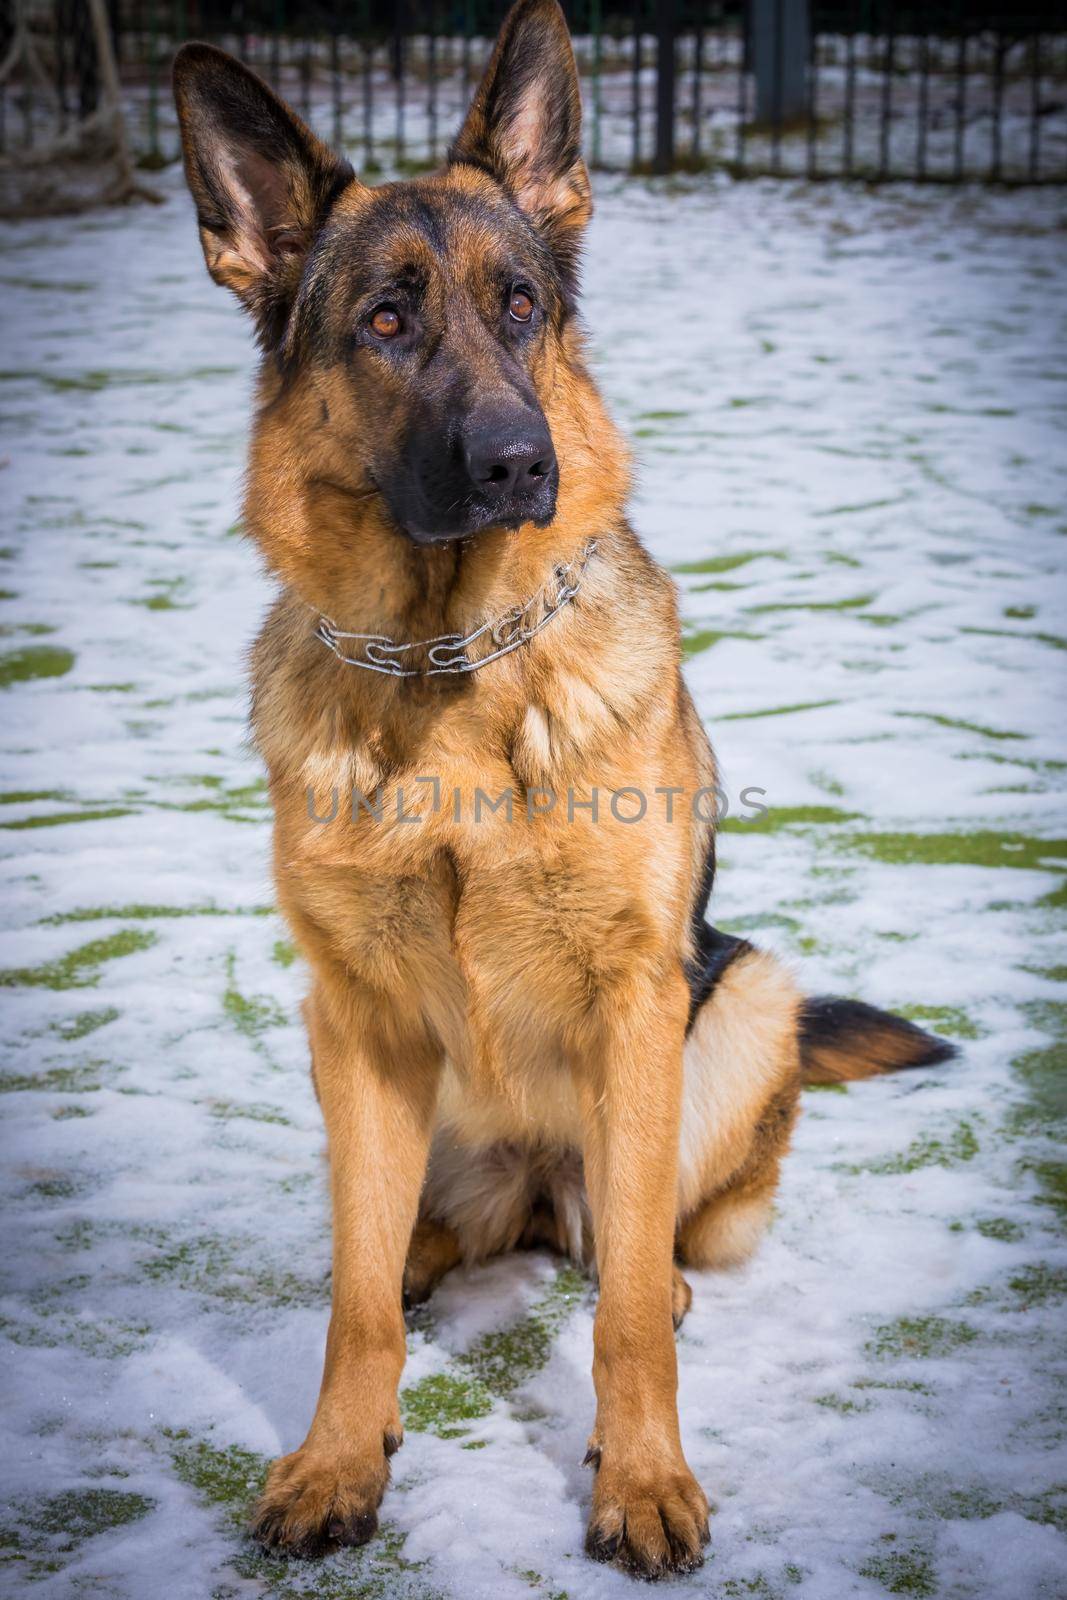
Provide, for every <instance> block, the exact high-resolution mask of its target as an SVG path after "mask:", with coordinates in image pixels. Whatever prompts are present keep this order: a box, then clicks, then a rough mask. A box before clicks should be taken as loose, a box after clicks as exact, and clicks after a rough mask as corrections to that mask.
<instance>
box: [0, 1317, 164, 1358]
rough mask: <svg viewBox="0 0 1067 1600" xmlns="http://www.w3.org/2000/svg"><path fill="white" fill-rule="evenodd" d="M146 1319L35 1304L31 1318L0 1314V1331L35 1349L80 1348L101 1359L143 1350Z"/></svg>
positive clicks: (119, 1356)
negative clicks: (123, 1319) (85, 1314)
mask: <svg viewBox="0 0 1067 1600" xmlns="http://www.w3.org/2000/svg"><path fill="white" fill-rule="evenodd" d="M151 1331H152V1330H151V1328H150V1327H149V1326H148V1324H147V1323H136V1322H121V1321H119V1320H118V1319H117V1318H114V1317H82V1316H79V1315H78V1314H77V1312H74V1311H70V1310H68V1309H66V1308H64V1307H59V1308H56V1309H52V1308H49V1307H43V1306H42V1307H38V1308H37V1309H36V1312H35V1314H34V1316H33V1318H32V1320H30V1319H28V1318H27V1319H24V1320H22V1321H17V1320H16V1319H15V1318H14V1317H0V1332H2V1333H3V1335H4V1337H5V1338H6V1339H10V1341H11V1343H12V1344H18V1345H25V1346H27V1347H28V1348H30V1349H35V1350H60V1349H63V1348H70V1349H74V1350H80V1351H81V1352H82V1354H83V1355H87V1356H95V1357H96V1358H97V1359H98V1360H101V1361H118V1360H123V1359H124V1358H125V1357H126V1356H131V1355H133V1354H134V1352H135V1351H137V1350H143V1349H144V1346H145V1341H146V1339H147V1338H148V1335H149V1334H150V1333H151Z"/></svg>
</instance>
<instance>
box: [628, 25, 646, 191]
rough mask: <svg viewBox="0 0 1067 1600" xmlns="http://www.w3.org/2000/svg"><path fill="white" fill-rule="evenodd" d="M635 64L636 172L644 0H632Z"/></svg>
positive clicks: (632, 108)
mask: <svg viewBox="0 0 1067 1600" xmlns="http://www.w3.org/2000/svg"><path fill="white" fill-rule="evenodd" d="M632 9H633V42H632V50H633V64H632V67H631V72H630V113H631V117H632V119H633V155H632V156H631V159H630V165H631V167H632V168H633V170H634V171H635V172H636V171H637V169H638V167H639V166H640V165H641V46H642V40H643V38H644V32H643V27H644V15H643V12H644V5H643V0H632Z"/></svg>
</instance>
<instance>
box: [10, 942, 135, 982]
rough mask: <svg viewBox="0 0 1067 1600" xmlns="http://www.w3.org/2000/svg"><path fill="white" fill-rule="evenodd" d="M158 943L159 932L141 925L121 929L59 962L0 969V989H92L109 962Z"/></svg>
mask: <svg viewBox="0 0 1067 1600" xmlns="http://www.w3.org/2000/svg"><path fill="white" fill-rule="evenodd" d="M155 942H156V937H155V934H152V933H144V932H143V931H142V930H141V929H140V928H120V929H119V931H118V933H113V934H112V935H111V937H110V938H108V939H93V940H91V941H90V943H89V944H83V945H79V946H78V948H77V949H76V950H71V951H70V952H69V953H68V954H67V955H65V956H60V958H59V959H58V960H57V961H46V962H44V963H42V965H41V966H39V967H8V968H6V969H5V970H3V971H0V988H5V989H15V988H19V989H91V988H92V987H93V986H94V985H95V984H97V983H99V981H100V971H99V969H100V968H101V967H102V966H103V965H104V963H105V962H106V961H115V960H117V959H118V958H119V957H120V956H132V955H136V954H138V953H139V952H140V951H142V950H148V949H150V948H151V947H152V945H154V944H155Z"/></svg>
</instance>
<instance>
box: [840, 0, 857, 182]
mask: <svg viewBox="0 0 1067 1600" xmlns="http://www.w3.org/2000/svg"><path fill="white" fill-rule="evenodd" d="M858 26H859V5H858V3H857V0H850V3H849V8H848V33H847V35H846V38H845V109H844V114H843V119H842V120H843V128H842V133H843V137H844V149H843V152H842V159H843V161H844V167H845V177H846V178H851V176H852V129H853V119H854V117H855V112H856V32H857V29H858Z"/></svg>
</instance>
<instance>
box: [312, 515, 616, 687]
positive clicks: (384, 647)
mask: <svg viewBox="0 0 1067 1600" xmlns="http://www.w3.org/2000/svg"><path fill="white" fill-rule="evenodd" d="M597 543H598V541H597V540H596V539H590V541H589V543H588V544H587V545H586V546H585V548H584V549H583V550H582V553H581V555H580V556H578V557H577V559H576V560H574V561H568V562H559V563H557V565H556V566H554V567H553V569H552V582H551V583H550V584H548V585H546V586H545V588H543V589H539V590H538V592H537V593H536V594H534V595H531V596H530V598H529V600H527V601H526V603H525V605H521V606H513V607H512V608H511V610H510V611H505V612H504V615H503V616H502V617H497V619H496V621H495V622H483V623H481V624H480V625H479V626H478V627H477V628H475V629H474V630H473V632H471V633H467V634H460V633H442V634H439V635H438V637H437V638H436V639H418V640H414V641H412V643H410V644H397V643H395V642H394V641H393V640H392V639H387V638H386V637H385V635H384V634H380V633H346V632H345V631H344V629H342V628H339V627H338V626H337V624H336V623H335V622H331V621H330V619H329V617H320V618H319V623H318V627H317V628H316V629H315V635H316V637H317V638H319V639H321V640H322V642H323V644H324V645H326V647H327V648H328V649H330V650H332V651H333V653H334V655H335V656H336V657H337V659H338V660H339V661H343V662H344V663H345V665H346V666H349V667H364V668H365V669H366V670H367V671H368V672H383V673H385V674H386V676H387V677H390V678H437V677H442V676H446V675H450V674H455V673H462V672H477V671H478V670H479V668H481V667H487V666H488V665H489V663H490V661H499V660H500V657H501V656H506V655H510V654H511V652H512V650H518V649H519V647H520V645H524V644H528V643H529V641H530V640H531V639H532V638H533V637H534V635H535V634H537V633H540V631H541V629H542V628H544V627H547V626H548V624H549V623H550V622H551V621H552V618H553V617H555V616H557V615H558V614H559V612H560V611H562V610H563V608H564V606H567V605H569V604H570V602H571V601H572V600H573V599H574V597H575V595H576V594H577V593H578V591H579V589H580V588H581V586H582V580H583V578H584V577H585V569H586V567H587V566H588V565H589V560H590V557H591V556H592V555H593V554H594V552H595V550H596V548H597ZM479 639H486V640H487V641H488V643H489V644H490V645H491V646H492V647H493V648H492V649H491V650H489V651H488V652H487V653H486V654H485V655H480V656H477V657H473V658H472V656H471V654H470V648H471V646H472V645H474V644H476V643H477V642H478V640H479ZM342 640H345V641H349V640H351V641H354V645H351V644H347V643H346V644H344V645H342V643H341V641H342ZM420 650H424V651H425V652H426V665H422V666H420V665H409V663H411V662H412V661H416V660H417V652H418V651H420ZM350 651H351V652H352V653H349V652H350Z"/></svg>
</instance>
